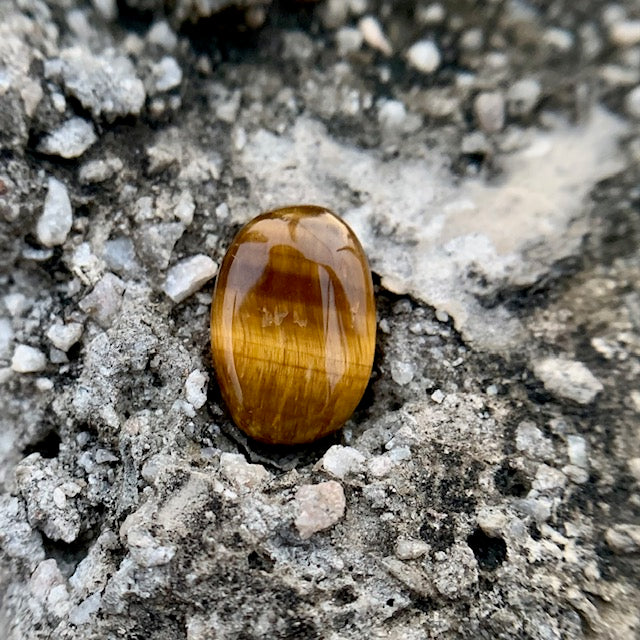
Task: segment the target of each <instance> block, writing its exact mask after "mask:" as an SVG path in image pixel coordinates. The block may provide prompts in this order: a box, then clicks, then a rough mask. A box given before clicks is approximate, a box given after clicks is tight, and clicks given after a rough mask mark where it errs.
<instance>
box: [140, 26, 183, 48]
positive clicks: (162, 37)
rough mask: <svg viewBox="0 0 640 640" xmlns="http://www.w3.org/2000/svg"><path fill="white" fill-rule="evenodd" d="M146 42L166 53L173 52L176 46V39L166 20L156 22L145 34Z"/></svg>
mask: <svg viewBox="0 0 640 640" xmlns="http://www.w3.org/2000/svg"><path fill="white" fill-rule="evenodd" d="M147 42H149V44H154V45H156V46H158V47H161V48H162V49H165V50H166V51H173V50H174V49H175V48H176V46H177V45H178V37H177V36H176V34H175V32H174V31H173V29H172V28H171V27H170V26H169V23H168V22H167V21H166V20H161V21H160V22H156V23H155V24H154V25H153V26H152V27H151V29H149V31H148V32H147Z"/></svg>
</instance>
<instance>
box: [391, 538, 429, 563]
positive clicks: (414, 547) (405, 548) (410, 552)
mask: <svg viewBox="0 0 640 640" xmlns="http://www.w3.org/2000/svg"><path fill="white" fill-rule="evenodd" d="M430 548H431V547H430V546H429V545H428V544H427V543H426V542H422V540H407V539H400V540H398V541H397V542H396V548H395V554H396V557H398V558H400V560H416V559H417V558H420V557H422V556H423V555H424V554H425V553H427V552H428V551H429V549H430Z"/></svg>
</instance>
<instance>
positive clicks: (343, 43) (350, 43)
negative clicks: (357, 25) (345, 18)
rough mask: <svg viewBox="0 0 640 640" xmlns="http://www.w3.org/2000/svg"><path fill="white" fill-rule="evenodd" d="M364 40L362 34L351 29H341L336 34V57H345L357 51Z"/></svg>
mask: <svg viewBox="0 0 640 640" xmlns="http://www.w3.org/2000/svg"><path fill="white" fill-rule="evenodd" d="M363 41H364V38H363V36H362V32H360V31H359V30H358V29H354V28H353V27H342V29H339V30H338V32H337V33H336V45H337V47H338V55H340V56H346V55H349V54H350V53H353V52H354V51H358V49H360V47H361V46H362V42H363Z"/></svg>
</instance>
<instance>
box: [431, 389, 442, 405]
mask: <svg viewBox="0 0 640 640" xmlns="http://www.w3.org/2000/svg"><path fill="white" fill-rule="evenodd" d="M444 398H445V395H444V393H442V391H441V390H440V389H436V390H435V391H434V392H433V393H432V394H431V399H432V400H433V401H434V402H435V403H436V404H442V402H443V400H444Z"/></svg>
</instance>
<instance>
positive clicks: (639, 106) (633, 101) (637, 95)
mask: <svg viewBox="0 0 640 640" xmlns="http://www.w3.org/2000/svg"><path fill="white" fill-rule="evenodd" d="M624 106H625V109H626V110H627V113H628V114H629V115H630V116H631V117H632V118H636V119H638V120H640V86H637V87H635V88H634V89H631V91H629V93H628V94H627V97H626V98H625V101H624Z"/></svg>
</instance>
